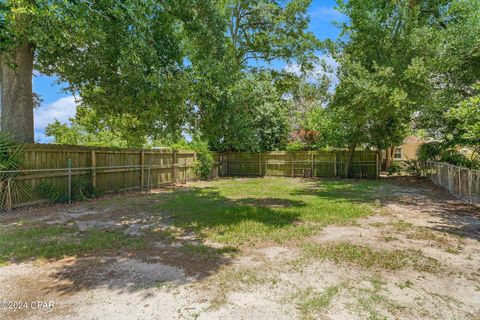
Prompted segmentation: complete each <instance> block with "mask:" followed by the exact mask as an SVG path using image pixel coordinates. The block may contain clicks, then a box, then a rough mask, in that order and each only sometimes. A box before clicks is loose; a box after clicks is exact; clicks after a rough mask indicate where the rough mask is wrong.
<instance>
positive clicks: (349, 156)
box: [344, 143, 357, 178]
mask: <svg viewBox="0 0 480 320" xmlns="http://www.w3.org/2000/svg"><path fill="white" fill-rule="evenodd" d="M356 147H357V144H356V143H353V144H351V145H349V146H348V154H347V162H345V173H344V174H345V178H351V177H352V162H353V153H354V152H355V148H356Z"/></svg>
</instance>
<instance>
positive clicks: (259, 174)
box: [258, 152, 262, 177]
mask: <svg viewBox="0 0 480 320" xmlns="http://www.w3.org/2000/svg"><path fill="white" fill-rule="evenodd" d="M258 176H259V177H261V176H262V153H261V152H259V153H258Z"/></svg>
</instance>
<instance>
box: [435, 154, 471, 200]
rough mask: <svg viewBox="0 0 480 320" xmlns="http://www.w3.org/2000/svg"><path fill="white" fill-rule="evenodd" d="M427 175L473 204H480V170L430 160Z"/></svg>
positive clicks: (436, 183)
mask: <svg viewBox="0 0 480 320" xmlns="http://www.w3.org/2000/svg"><path fill="white" fill-rule="evenodd" d="M427 177H428V178H429V179H430V180H431V181H432V182H433V183H434V184H435V185H437V186H440V187H443V188H445V189H447V190H448V191H449V192H450V193H451V194H452V195H454V196H456V197H457V198H460V199H462V200H464V201H467V202H469V203H471V204H476V205H479V204H480V170H473V169H468V168H464V167H458V166H454V165H451V164H448V163H444V162H430V163H429V165H428V170H427Z"/></svg>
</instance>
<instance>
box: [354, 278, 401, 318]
mask: <svg viewBox="0 0 480 320" xmlns="http://www.w3.org/2000/svg"><path fill="white" fill-rule="evenodd" d="M369 282H370V287H367V288H360V289H357V290H356V291H355V292H354V293H353V296H354V298H355V300H356V304H354V305H352V307H353V308H354V309H356V310H357V311H358V312H359V314H360V315H361V316H362V317H365V318H366V319H371V320H377V319H378V320H380V319H390V318H393V319H397V318H398V314H399V313H400V312H401V311H402V310H404V309H405V307H404V306H403V305H401V304H399V303H397V302H396V301H394V300H392V299H391V298H389V297H388V294H387V295H386V294H385V293H388V290H387V289H386V288H384V287H383V286H384V284H385V282H384V281H382V279H381V278H380V277H379V276H372V277H370V279H369ZM386 314H389V316H387V315H386ZM390 315H391V316H390Z"/></svg>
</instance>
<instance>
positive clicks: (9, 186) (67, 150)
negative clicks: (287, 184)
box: [0, 144, 378, 211]
mask: <svg viewBox="0 0 480 320" xmlns="http://www.w3.org/2000/svg"><path fill="white" fill-rule="evenodd" d="M214 159H215V160H216V162H215V166H214V168H213V170H212V174H211V176H212V177H218V176H239V175H243V176H252V175H254V176H287V177H337V176H342V175H343V171H344V168H345V162H346V159H347V154H346V153H345V152H320V151H317V152H302V153H295V154H292V153H288V152H268V153H215V154H214ZM195 160H196V154H195V152H194V151H175V150H172V149H161V150H141V149H116V148H96V147H81V146H64V145H42V144H32V145H27V146H25V148H24V161H23V165H22V168H21V170H16V171H0V211H10V210H12V209H15V208H22V207H38V206H44V205H48V204H52V203H59V202H68V203H69V202H71V201H75V200H81V199H84V198H87V197H92V196H95V195H98V194H104V193H109V192H117V191H126V190H134V189H136V190H148V189H150V188H152V187H157V186H161V185H163V184H166V183H172V182H183V181H188V180H192V179H195V175H194V170H193V165H194V161H195ZM352 173H353V176H354V177H356V178H376V177H377V176H378V161H377V155H376V153H374V152H366V151H358V152H355V154H354V156H353V164H352Z"/></svg>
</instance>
